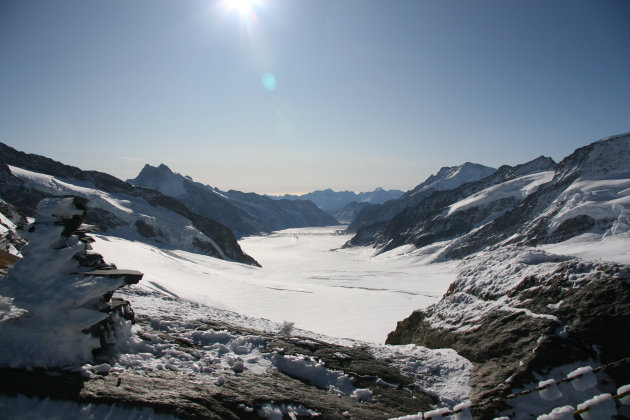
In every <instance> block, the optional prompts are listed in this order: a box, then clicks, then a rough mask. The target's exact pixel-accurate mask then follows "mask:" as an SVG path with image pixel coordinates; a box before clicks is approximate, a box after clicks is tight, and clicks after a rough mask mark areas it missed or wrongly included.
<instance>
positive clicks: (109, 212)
mask: <svg viewBox="0 0 630 420" xmlns="http://www.w3.org/2000/svg"><path fill="white" fill-rule="evenodd" d="M0 156H1V159H2V162H3V163H2V165H1V166H2V169H1V170H0V180H1V181H2V183H1V184H0V196H1V197H2V198H3V199H4V200H6V201H7V202H8V203H10V204H12V205H14V206H15V207H17V208H18V209H20V210H21V211H23V212H24V213H25V214H26V215H33V214H34V210H35V206H36V205H37V203H38V202H39V201H40V200H41V199H42V198H45V197H49V196H60V195H77V196H82V197H85V198H88V199H89V200H90V202H89V204H88V207H89V211H88V214H87V219H86V221H87V222H88V223H92V224H95V225H97V226H98V227H99V228H100V229H102V230H109V231H111V232H113V233H114V234H117V235H120V236H122V237H133V238H134V239H135V240H140V241H150V242H160V243H162V244H163V245H165V246H171V247H176V248H180V249H186V250H190V251H193V252H201V253H205V254H208V255H212V256H215V257H218V258H222V259H227V260H233V261H238V262H242V263H245V264H252V265H258V263H257V262H256V261H255V260H254V259H253V258H252V257H250V256H249V255H247V254H245V253H244V252H243V251H242V250H241V248H240V246H239V245H238V243H237V242H236V239H235V237H234V235H233V234H232V232H231V231H230V229H228V228H227V227H226V226H224V225H222V224H221V223H219V222H217V221H215V220H212V219H209V218H206V217H203V216H200V215H199V214H196V213H193V212H192V211H190V209H188V207H186V206H185V205H184V204H183V203H181V202H180V201H178V200H176V199H174V198H172V197H168V196H165V195H164V194H162V193H160V192H158V191H155V190H151V189H147V188H139V187H134V186H133V185H131V184H128V183H126V182H123V181H121V180H119V179H117V178H115V177H113V176H111V175H108V174H105V173H102V172H96V171H83V170H81V169H79V168H76V167H73V166H68V165H64V164H62V163H60V162H56V161H54V160H52V159H49V158H46V157H43V156H39V155H33V154H26V153H23V152H19V151H17V150H15V149H13V148H11V147H9V146H7V145H4V144H2V143H0ZM8 165H10V166H8Z"/></svg>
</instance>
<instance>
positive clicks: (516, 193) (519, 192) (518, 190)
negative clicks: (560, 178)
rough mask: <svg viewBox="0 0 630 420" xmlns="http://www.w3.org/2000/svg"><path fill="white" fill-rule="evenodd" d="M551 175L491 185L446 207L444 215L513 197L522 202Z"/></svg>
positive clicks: (548, 172) (544, 174) (543, 173)
mask: <svg viewBox="0 0 630 420" xmlns="http://www.w3.org/2000/svg"><path fill="white" fill-rule="evenodd" d="M553 175H554V172H553V171H544V172H537V173H534V174H531V175H526V176H522V177H520V178H516V179H513V180H510V181H506V182H503V183H501V184H498V185H493V186H491V187H488V188H486V189H485V190H481V191H479V192H477V193H475V194H472V195H470V196H468V197H466V198H465V199H463V200H460V201H458V202H456V203H454V204H451V205H450V206H449V207H448V210H446V215H448V216H450V215H451V214H453V213H455V212H458V211H462V210H465V209H467V208H470V207H476V206H483V205H486V204H489V203H492V202H494V201H497V200H500V199H502V198H510V197H514V198H517V199H519V200H522V199H524V198H525V197H527V196H528V195H530V194H531V193H533V192H535V191H536V190H537V189H538V187H539V186H540V185H542V184H545V183H547V182H549V181H551V179H552V178H553Z"/></svg>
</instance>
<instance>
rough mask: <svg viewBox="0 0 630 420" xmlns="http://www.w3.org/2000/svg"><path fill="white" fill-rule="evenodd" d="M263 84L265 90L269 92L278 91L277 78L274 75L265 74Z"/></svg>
mask: <svg viewBox="0 0 630 420" xmlns="http://www.w3.org/2000/svg"><path fill="white" fill-rule="evenodd" d="M262 83H263V86H264V87H265V89H267V90H268V91H269V92H271V91H273V90H276V85H277V84H276V78H275V77H274V75H273V74H272V73H265V74H263V75H262Z"/></svg>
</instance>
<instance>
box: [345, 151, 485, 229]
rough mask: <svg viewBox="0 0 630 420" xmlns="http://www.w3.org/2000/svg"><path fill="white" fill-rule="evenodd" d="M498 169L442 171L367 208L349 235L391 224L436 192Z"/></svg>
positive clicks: (466, 166) (468, 167) (462, 167)
mask: <svg viewBox="0 0 630 420" xmlns="http://www.w3.org/2000/svg"><path fill="white" fill-rule="evenodd" d="M495 172H496V169H494V168H490V167H487V166H483V165H479V164H476V163H470V162H466V163H464V164H462V165H460V166H452V167H444V168H441V169H440V170H439V171H438V173H437V174H435V175H431V176H429V177H428V178H427V179H426V180H425V181H424V182H422V183H421V184H419V185H417V186H416V187H415V188H413V189H412V190H410V191H407V192H406V193H405V194H403V195H402V196H401V197H400V198H398V199H392V200H389V201H387V202H384V203H376V204H377V205H375V206H371V207H366V208H365V209H363V210H362V211H360V212H359V213H358V214H357V216H356V217H355V219H354V220H353V221H352V223H351V224H350V226H348V232H358V231H359V230H360V229H361V228H363V227H368V226H370V225H373V224H375V223H380V222H389V221H390V220H392V219H393V218H394V217H395V216H396V215H397V214H398V213H400V212H401V211H403V210H404V209H406V208H407V207H413V206H415V205H417V204H418V203H420V202H421V201H422V200H424V199H425V198H427V197H429V196H430V195H431V194H433V193H434V192H435V191H448V190H452V189H455V188H457V187H458V186H460V185H462V184H466V183H470V182H474V181H478V180H480V179H482V178H486V177H488V176H491V175H492V174H493V173H495Z"/></svg>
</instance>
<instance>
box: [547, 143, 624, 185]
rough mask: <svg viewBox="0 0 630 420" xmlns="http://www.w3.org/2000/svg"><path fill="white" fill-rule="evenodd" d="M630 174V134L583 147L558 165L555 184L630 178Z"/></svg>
mask: <svg viewBox="0 0 630 420" xmlns="http://www.w3.org/2000/svg"><path fill="white" fill-rule="evenodd" d="M629 172H630V133H626V134H620V135H617V136H612V137H608V138H605V139H603V140H599V141H596V142H594V143H591V144H589V145H588V146H585V147H581V148H579V149H577V150H576V151H575V152H573V153H572V154H571V155H569V156H567V157H566V158H565V159H563V160H562V161H561V162H560V163H559V164H558V170H557V172H556V176H555V178H554V181H555V182H571V181H573V180H575V179H577V178H579V177H588V178H591V179H593V178H598V177H603V176H605V177H615V176H622V177H624V178H626V177H628V173H629Z"/></svg>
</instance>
